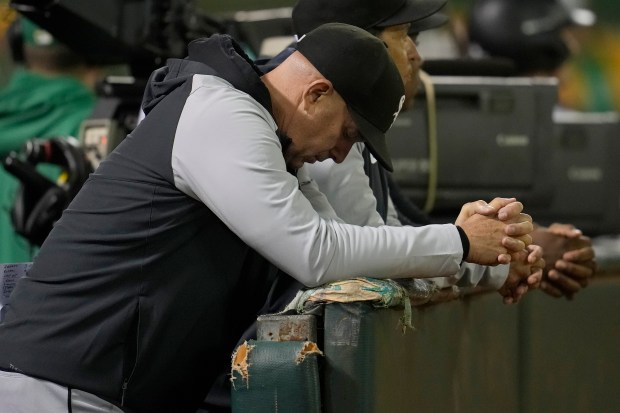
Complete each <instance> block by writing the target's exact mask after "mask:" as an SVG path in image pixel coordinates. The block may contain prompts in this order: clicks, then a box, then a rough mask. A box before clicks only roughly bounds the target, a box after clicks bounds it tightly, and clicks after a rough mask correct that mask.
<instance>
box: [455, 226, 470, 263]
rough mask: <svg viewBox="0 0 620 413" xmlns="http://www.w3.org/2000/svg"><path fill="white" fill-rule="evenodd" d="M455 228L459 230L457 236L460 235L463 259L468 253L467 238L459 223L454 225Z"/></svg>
mask: <svg viewBox="0 0 620 413" xmlns="http://www.w3.org/2000/svg"><path fill="white" fill-rule="evenodd" d="M456 229H457V230H458V231H459V236H460V237H461V245H462V246H463V261H465V260H466V259H467V256H468V255H469V238H467V234H466V233H465V230H464V229H463V228H461V227H460V226H459V225H456Z"/></svg>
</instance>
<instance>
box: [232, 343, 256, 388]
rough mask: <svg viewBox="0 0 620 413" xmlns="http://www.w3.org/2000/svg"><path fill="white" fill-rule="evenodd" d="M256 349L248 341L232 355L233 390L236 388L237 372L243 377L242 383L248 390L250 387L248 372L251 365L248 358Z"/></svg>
mask: <svg viewBox="0 0 620 413" xmlns="http://www.w3.org/2000/svg"><path fill="white" fill-rule="evenodd" d="M254 347H255V346H253V345H251V344H249V343H248V342H247V341H246V342H244V343H243V344H241V345H240V346H239V347H237V349H236V350H235V352H234V353H233V354H232V362H231V370H230V382H231V383H232V386H233V388H235V380H236V379H237V377H235V372H236V373H237V375H238V376H240V377H241V381H242V382H244V383H245V386H246V388H249V387H250V372H249V371H248V370H249V367H250V363H248V357H249V355H250V352H251V351H252V349H253V348H254Z"/></svg>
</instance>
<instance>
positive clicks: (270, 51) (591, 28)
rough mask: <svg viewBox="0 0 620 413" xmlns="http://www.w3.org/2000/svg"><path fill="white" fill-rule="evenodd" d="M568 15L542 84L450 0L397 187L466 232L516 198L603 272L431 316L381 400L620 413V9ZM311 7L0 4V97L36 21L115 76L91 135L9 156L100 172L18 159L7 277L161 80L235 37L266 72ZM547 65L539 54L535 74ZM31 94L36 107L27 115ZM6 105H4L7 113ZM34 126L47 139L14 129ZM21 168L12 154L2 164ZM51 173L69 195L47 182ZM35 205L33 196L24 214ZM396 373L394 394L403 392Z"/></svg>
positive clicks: (399, 160)
mask: <svg viewBox="0 0 620 413" xmlns="http://www.w3.org/2000/svg"><path fill="white" fill-rule="evenodd" d="M479 1H480V0H479ZM490 1H492V0H490ZM542 1H543V0H541V2H542ZM559 1H562V2H563V4H564V5H565V6H566V8H567V10H570V11H571V16H572V17H571V18H573V19H574V20H575V21H579V22H580V24H571V25H567V26H566V27H562V30H561V37H562V40H563V41H564V42H565V44H566V47H567V50H568V51H569V54H568V55H567V56H566V58H565V59H564V58H562V59H555V60H557V61H558V62H560V61H561V62H560V63H561V64H559V65H558V67H555V65H553V66H554V67H553V70H552V71H546V72H544V71H540V72H537V73H529V72H528V73H526V71H525V70H521V71H520V69H524V68H523V67H519V65H515V64H514V63H515V62H514V61H512V62H508V64H507V65H506V64H505V63H506V61H505V60H502V58H504V57H506V56H505V55H502V54H501V53H499V52H498V51H497V50H496V51H495V52H494V53H491V52H489V50H484V47H482V46H484V45H483V44H482V43H483V41H482V37H478V38H476V39H472V33H473V32H472V30H471V29H472V28H471V24H470V23H471V21H472V20H471V16H472V10H473V8H474V3H475V2H474V0H449V1H448V4H447V6H446V8H445V9H444V10H443V12H444V13H445V14H446V15H448V16H449V21H448V23H447V24H446V25H444V26H441V27H439V28H436V29H431V30H427V31H424V32H422V33H421V34H420V36H419V38H418V42H419V50H420V52H421V54H422V56H423V57H424V58H425V60H426V62H425V64H424V66H423V69H424V70H425V71H426V72H427V73H429V75H430V78H431V80H432V82H430V84H424V85H423V86H424V87H421V89H420V93H419V97H417V98H416V103H415V104H414V105H413V106H414V107H413V109H412V110H409V111H408V112H406V113H401V115H400V116H399V118H398V119H397V121H396V122H395V124H394V127H393V128H392V130H391V131H390V137H389V144H390V150H391V152H392V155H393V158H394V167H395V171H394V178H395V180H396V181H397V182H398V183H399V184H400V186H401V187H402V189H403V193H404V194H406V195H407V196H408V197H409V198H410V199H411V200H412V201H414V202H415V203H416V204H417V205H419V206H420V207H423V208H424V212H426V213H427V214H429V216H430V217H431V218H432V220H434V221H436V222H445V221H448V220H449V221H451V218H449V217H454V216H456V212H457V211H458V209H460V206H461V205H462V204H463V203H465V202H469V201H472V200H475V199H485V200H490V199H492V198H493V197H495V196H516V197H517V198H518V199H519V200H521V201H523V202H524V204H525V206H526V212H528V213H530V214H531V215H532V216H533V217H534V219H535V220H536V221H537V222H539V223H542V224H550V223H552V222H557V221H559V222H566V223H572V224H575V225H576V226H577V227H578V228H580V229H582V230H583V232H584V234H585V235H588V236H590V237H592V239H593V244H594V247H595V251H596V255H597V261H598V264H599V267H600V273H599V275H597V277H595V280H594V282H593V283H592V285H591V286H589V287H588V288H587V289H586V290H584V292H582V293H580V294H579V295H578V296H577V298H576V299H575V300H574V301H573V300H563V299H558V300H552V299H550V298H543V297H542V293H541V294H537V293H538V292H537V293H535V294H531V295H530V294H528V297H526V299H525V300H524V303H523V304H519V306H512V307H506V306H503V305H502V304H501V302H500V300H499V299H498V298H497V297H495V296H493V297H491V296H490V295H481V296H473V297H472V298H470V299H464V301H455V302H451V303H447V304H442V305H441V306H436V307H435V308H433V309H423V308H421V309H419V311H416V312H415V318H416V319H415V320H414V325H415V326H416V330H415V331H414V333H415V334H413V333H412V334H411V335H409V336H407V338H406V339H405V340H406V348H407V349H408V350H411V351H406V352H405V353H406V355H407V357H409V358H408V359H407V361H404V360H401V359H398V360H396V362H395V363H394V364H393V366H396V368H397V367H401V361H402V364H403V365H405V364H406V363H410V362H411V363H412V364H406V365H407V368H408V369H409V370H403V371H404V373H403V372H402V371H401V373H403V377H402V380H401V381H399V383H388V384H389V385H385V386H383V387H382V389H386V388H390V387H391V385H392V384H394V386H392V387H393V388H399V387H398V385H400V386H401V387H402V386H403V383H404V384H406V385H407V386H406V387H405V389H404V390H403V393H402V394H398V395H397V396H396V397H398V398H399V400H400V399H403V400H404V399H407V400H409V399H411V400H413V402H412V404H413V405H415V407H417V408H418V409H419V410H420V411H425V410H426V411H441V412H455V413H457V412H477V411H502V412H515V413H531V412H541V413H550V412H558V413H566V412H579V413H590V412H610V413H611V412H617V411H620V407H619V406H620V393H618V392H617V387H618V384H619V383H620V368H619V367H618V366H620V358H619V357H618V355H619V354H620V352H619V351H620V305H619V304H618V298H617V297H618V295H617V294H618V293H620V119H619V118H618V114H617V112H618V111H620V5H619V4H618V0H589V1H588V0H559ZM525 3H527V1H526V0H522V1H517V2H515V4H525ZM294 4H295V1H294V0H226V1H222V0H196V1H186V0H165V1H163V0H160V1H158V0H106V1H105V2H104V1H101V0H97V1H95V0H91V1H86V0H56V1H52V0H14V1H13V2H9V1H8V0H0V90H2V88H3V87H5V86H6V85H8V84H9V82H10V80H11V76H12V75H13V74H14V73H16V71H18V70H20V69H21V63H20V62H18V61H16V60H15V56H14V54H12V51H13V50H14V49H12V47H14V46H15V40H16V36H14V34H15V33H14V32H13V29H11V27H15V26H13V24H14V23H15V21H16V19H17V18H18V16H19V15H20V13H21V14H24V15H26V16H28V17H29V18H31V19H32V21H34V23H36V24H38V25H39V26H41V27H42V28H43V29H45V30H47V31H48V32H49V33H51V34H52V35H53V36H54V37H55V38H57V39H59V40H61V41H63V42H64V43H66V44H67V45H69V46H71V48H72V49H73V50H74V51H75V52H76V53H78V54H79V55H81V56H83V57H85V59H86V62H87V63H88V65H89V67H91V66H94V67H96V68H97V74H98V76H99V78H98V82H97V84H96V86H95V87H94V89H93V90H94V92H93V96H92V99H91V100H92V101H89V102H90V103H89V104H88V109H89V110H88V112H89V113H85V114H84V120H82V119H76V122H75V123H73V124H71V125H69V126H70V127H67V128H66V129H63V130H60V129H53V128H51V127H50V128H49V129H48V130H45V129H41V130H38V131H36V132H33V131H32V130H30V129H25V130H22V131H21V132H20V133H21V134H22V135H21V138H20V139H22V141H23V142H20V144H19V145H17V146H15V147H13V148H10V149H11V151H12V152H19V147H20V145H21V143H25V142H27V141H29V140H31V139H35V138H46V139H50V138H54V137H57V136H58V135H62V136H64V137H66V136H67V135H72V136H73V137H75V138H76V139H75V140H76V141H77V142H78V143H77V146H78V147H79V148H80V149H81V151H83V155H84V156H85V157H86V163H85V165H83V168H81V170H80V171H77V170H74V169H71V168H69V167H68V165H73V164H75V162H74V161H75V159H77V158H79V157H81V156H82V155H80V154H77V155H76V153H75V152H71V153H69V152H70V151H68V152H65V151H62V150H60V151H59V153H60V154H62V156H60V158H62V159H60V160H58V159H47V160H45V159H44V160H41V159H39V157H38V155H37V154H38V152H36V151H33V149H32V148H33V147H35V148H36V147H37V145H39V144H40V145H42V144H41V143H40V141H36V142H35V143H36V145H34V144H31V145H30V146H29V147H28V148H29V149H27V150H26V153H25V154H24V153H16V154H15V153H14V154H13V156H14V158H15V159H18V160H22V161H23V162H22V173H21V177H20V178H19V181H18V180H17V179H16V178H14V177H11V176H9V174H8V173H7V172H5V171H3V170H2V168H0V219H2V220H3V221H0V247H3V246H4V247H6V246H7V245H9V244H10V245H12V246H13V245H15V246H18V247H19V251H18V252H19V254H21V255H2V253H3V251H4V249H6V248H0V263H3V262H18V261H20V262H21V261H30V260H31V258H32V256H34V255H35V254H36V248H37V245H40V243H41V242H42V240H43V239H44V238H45V236H46V234H47V231H49V229H50V228H51V225H53V221H54V219H55V218H57V217H58V216H59V214H60V213H61V212H62V209H63V208H64V207H65V206H66V205H67V203H68V202H69V201H70V198H71V196H73V195H74V194H75V192H76V191H77V190H78V189H79V186H80V185H81V183H82V182H83V179H85V177H86V176H87V175H88V173H89V172H90V171H92V170H93V169H94V168H96V167H97V165H98V163H99V162H100V161H101V160H102V159H103V158H105V156H106V155H107V154H108V153H109V152H110V151H111V150H113V149H114V147H115V146H116V145H117V144H118V143H119V142H120V141H121V140H122V139H123V138H124V137H125V136H126V134H127V133H128V132H130V131H131V130H132V129H133V128H134V127H135V126H136V124H137V122H138V117H139V110H140V107H139V106H140V101H141V97H142V91H143V88H144V83H145V81H146V79H147V77H148V75H149V74H150V73H151V71H152V70H153V69H155V68H157V67H159V66H160V65H162V64H163V62H164V61H165V59H166V58H169V57H183V56H184V55H185V46H186V44H187V42H188V41H190V40H191V39H193V38H196V37H199V36H208V35H211V34H213V33H217V32H221V33H229V34H231V35H232V36H233V37H235V38H236V39H237V40H238V41H239V42H241V44H242V45H243V47H244V49H245V51H246V53H247V54H248V55H249V56H250V57H252V58H262V57H270V56H273V55H275V54H277V53H278V52H279V51H280V50H282V49H283V48H284V47H286V46H287V45H288V44H290V43H291V42H292V41H293V33H292V27H291V23H290V15H291V10H292V6H293V5H294ZM531 4H537V2H536V1H534V2H533V3H531ZM18 10H19V12H18ZM496 26H498V25H495V28H497V29H498V30H500V31H501V28H502V27H501V25H499V27H496ZM482 27H483V28H485V27H488V28H492V27H494V26H493V25H492V24H486V25H483V26H482ZM478 33H479V32H478ZM491 37H493V36H491ZM499 37H500V36H497V38H499ZM473 40H476V41H473ZM548 40H550V41H551V43H553V42H555V38H554V39H548ZM543 43H544V42H543ZM510 45H511V46H510V47H503V48H501V52H510V53H513V52H516V51H517V50H518V49H519V47H521V46H523V45H525V41H522V40H519V39H517V40H514V41H512V43H510ZM545 46H546V45H545ZM556 51H557V50H555V49H554V48H550V49H549V50H548V51H547V49H543V52H542V57H543V58H550V59H551V60H554V58H555V57H557V56H555V55H554V53H555V52H556ZM539 57H540V56H539ZM488 58H493V60H489V59H488ZM534 60H535V58H534V56H528V57H527V58H525V59H523V60H521V62H520V63H524V62H526V63H528V62H529V63H531V62H533V61H534ZM543 61H545V59H543ZM543 72H544V73H543ZM27 92H28V93H26V94H25V95H22V97H21V98H20V99H21V100H23V101H26V100H28V99H27V97H29V96H30V93H29V92H30V91H27ZM43 98H45V97H43ZM431 98H432V99H431ZM6 103H7V102H6V101H4V102H3V100H2V95H0V108H2V106H3V104H6ZM82 107H83V108H84V105H82ZM91 108H92V110H91ZM71 112H75V110H74V109H73V108H72V109H71ZM1 121H2V111H1V110H0V144H3V143H4V140H8V139H10V138H13V133H15V134H17V132H14V131H16V130H17V129H13V130H11V131H9V130H8V128H5V129H2V123H1ZM28 122H32V123H35V122H34V120H28V121H22V122H21V124H18V125H13V126H14V127H15V126H24V124H27V123H28ZM18 123H19V122H18ZM56 123H60V121H57V122H56ZM37 142H39V143H37ZM58 143H59V142H58ZM0 146H1V145H0ZM60 146H62V145H60ZM60 146H59V147H60ZM3 148H4V147H3ZM433 148H434V149H433ZM8 154H9V150H8V149H7V150H6V152H3V153H2V156H3V157H4V156H6V155H8ZM67 157H68V158H70V159H67ZM82 157H83V156H82ZM45 161H48V162H52V163H58V164H59V166H60V167H61V169H64V171H61V172H59V171H47V172H44V171H41V168H40V165H36V164H37V163H38V162H41V163H45ZM56 161H58V162H56ZM29 162H32V163H33V164H35V166H36V168H35V166H28V163H29ZM24 171H25V172H24ZM507 171H519V172H518V173H514V172H512V173H509V172H507ZM39 172H41V173H44V175H45V176H47V177H49V178H50V179H52V181H49V180H47V181H42V180H41V179H40V176H39ZM66 175H69V179H67V178H66ZM59 177H64V178H63V179H64V180H62V182H61V181H58V180H57V179H59ZM55 182H61V183H58V184H56V183H55ZM9 184H10V185H11V186H10V187H9ZM58 188H61V189H62V194H64V195H63V196H64V197H63V198H62V200H63V202H59V203H54V204H53V205H50V206H49V208H47V209H46V210H45V211H44V212H45V214H41V211H40V210H41V208H40V207H39V205H40V201H41V200H42V199H43V200H45V199H47V198H48V197H46V195H47V194H48V193H49V192H50V191H56V192H55V193H57V192H58ZM18 189H19V191H21V192H19V193H20V194H22V195H20V196H19V197H17V198H15V195H14V194H15V193H16V191H18ZM24 193H26V194H27V195H28V196H26V197H24V196H23V194H24ZM24 198H26V201H24ZM17 204H19V205H21V207H23V208H24V209H25V210H24V212H23V213H22V215H23V216H25V217H30V216H31V215H32V214H34V213H37V214H39V216H34V217H33V219H30V220H27V221H29V222H27V224H28V225H26V226H27V227H28V228H26V229H24V228H20V231H18V232H19V235H16V234H12V233H13V232H14V230H13V228H12V225H13V224H15V220H14V219H13V221H11V219H12V217H11V211H12V210H14V209H15V205H17ZM13 215H14V214H13ZM2 231H4V232H2ZM9 233H11V234H9ZM5 234H7V235H6V238H5ZM15 254H17V253H15ZM7 256H10V257H11V258H5V257H7ZM14 257H17V258H14ZM399 314H400V313H399ZM398 316H400V315H398ZM385 325H387V324H385V323H383V322H379V323H377V328H378V329H377V331H378V332H381V334H392V333H393V334H392V336H390V338H389V339H386V341H385V342H386V343H388V345H387V346H385V347H387V349H386V350H385V352H384V353H380V354H378V355H376V356H377V357H379V359H378V361H377V363H378V364H381V363H383V362H384V361H385V360H386V359H381V357H385V358H388V357H390V352H391V350H392V349H391V343H392V342H391V341H389V340H392V339H394V340H399V339H402V335H400V334H399V335H398V336H397V337H393V335H395V334H396V333H394V332H391V333H390V332H388V333H385V332H384V331H383V330H381V329H379V327H385ZM394 331H396V330H394ZM374 333H375V331H374V330H373V331H372V334H370V336H373V337H374V336H375V334H374ZM377 334H379V333H377ZM384 344H385V343H384ZM400 356H403V355H402V354H401V355H400ZM400 356H399V357H400ZM403 357H404V356H403ZM392 361H393V360H392ZM371 367H372V366H371ZM401 370H402V369H401ZM392 373H393V371H392V370H391V369H390V371H389V372H387V373H386V378H385V380H395V379H393V378H394V377H396V375H393V374H392ZM368 376H369V377H373V376H372V375H370V374H369V375H368ZM410 382H411V383H413V385H412V386H409V383H410ZM347 384H348V382H347ZM344 391H346V389H345V390H344ZM404 392H407V396H408V397H402V396H404ZM388 393H389V392H388ZM373 396H374V394H370V397H373ZM359 411H361V410H356V413H357V412H359ZM368 411H370V410H368ZM391 411H401V410H391ZM402 411H413V410H412V409H405V410H402ZM338 413H343V412H341V411H338Z"/></svg>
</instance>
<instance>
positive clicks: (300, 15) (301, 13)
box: [293, 0, 447, 35]
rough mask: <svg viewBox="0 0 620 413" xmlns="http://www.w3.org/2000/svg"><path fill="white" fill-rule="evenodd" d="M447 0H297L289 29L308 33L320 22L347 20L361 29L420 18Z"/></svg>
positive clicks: (391, 24)
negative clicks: (291, 25)
mask: <svg viewBox="0 0 620 413" xmlns="http://www.w3.org/2000/svg"><path fill="white" fill-rule="evenodd" d="M446 2H447V0H299V1H298V2H297V4H296V5H295V7H294V8H293V30H294V31H295V33H297V34H298V35H302V34H304V33H308V32H309V31H310V30H312V29H315V28H316V27H318V26H320V25H321V24H324V23H330V22H340V23H347V24H351V25H353V26H357V27H360V28H362V29H366V30H368V29H371V28H384V27H388V26H396V25H399V24H404V23H412V24H413V23H415V22H418V21H421V20H424V19H426V18H428V17H430V16H432V15H433V14H435V13H436V12H438V11H439V10H440V9H441V8H443V7H444V6H445V4H446Z"/></svg>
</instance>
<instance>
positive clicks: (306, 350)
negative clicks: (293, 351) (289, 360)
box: [295, 341, 323, 364]
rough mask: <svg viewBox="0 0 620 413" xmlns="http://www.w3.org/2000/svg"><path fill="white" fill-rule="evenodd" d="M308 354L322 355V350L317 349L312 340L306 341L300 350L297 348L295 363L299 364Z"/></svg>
mask: <svg viewBox="0 0 620 413" xmlns="http://www.w3.org/2000/svg"><path fill="white" fill-rule="evenodd" d="M310 354H317V355H319V356H322V355H323V352H322V351H321V350H319V346H317V345H316V343H313V342H312V341H306V342H305V343H304V346H303V347H302V348H301V350H299V353H298V354H297V358H296V359H295V361H296V362H297V364H301V363H303V361H304V359H305V358H306V356H308V355H310Z"/></svg>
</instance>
